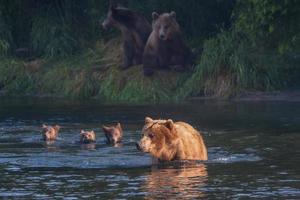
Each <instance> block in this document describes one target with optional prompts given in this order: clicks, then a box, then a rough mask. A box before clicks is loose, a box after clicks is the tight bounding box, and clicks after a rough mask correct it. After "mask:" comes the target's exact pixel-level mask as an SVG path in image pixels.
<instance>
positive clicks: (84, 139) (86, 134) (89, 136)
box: [80, 130, 96, 144]
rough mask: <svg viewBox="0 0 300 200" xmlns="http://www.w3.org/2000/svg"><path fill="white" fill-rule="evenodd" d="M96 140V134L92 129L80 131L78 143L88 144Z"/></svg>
mask: <svg viewBox="0 0 300 200" xmlns="http://www.w3.org/2000/svg"><path fill="white" fill-rule="evenodd" d="M93 142H96V134H95V132H94V131H84V130H81V132H80V143H84V144H88V143H93Z"/></svg>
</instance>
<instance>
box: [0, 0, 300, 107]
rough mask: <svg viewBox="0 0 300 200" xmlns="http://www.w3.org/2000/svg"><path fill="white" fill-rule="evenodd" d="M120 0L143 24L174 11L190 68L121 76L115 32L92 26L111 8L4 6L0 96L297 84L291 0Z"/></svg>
mask: <svg viewBox="0 0 300 200" xmlns="http://www.w3.org/2000/svg"><path fill="white" fill-rule="evenodd" d="M122 2H123V3H124V4H123V5H124V6H128V7H129V8H132V9H133V10H137V11H140V12H141V13H144V14H145V16H147V17H148V19H149V20H151V19H150V16H151V12H152V11H154V10H155V11H158V12H164V11H170V10H174V11H176V12H177V13H178V21H179V23H180V25H181V27H182V30H183V33H184V36H185V39H186V41H187V43H188V44H189V46H190V47H191V48H192V49H195V50H196V52H199V51H200V50H201V51H202V53H201V54H200V53H199V54H198V55H197V62H196V64H195V66H194V67H193V70H190V71H188V72H185V73H177V72H173V71H158V72H156V73H155V75H154V76H153V77H151V78H147V77H144V76H143V74H142V66H134V67H132V68H130V69H128V70H126V71H121V70H119V68H118V66H119V64H120V61H121V51H120V39H119V36H118V35H119V34H118V32H117V31H115V30H112V31H106V32H104V31H103V30H102V29H101V28H100V24H99V19H100V21H101V20H103V19H104V18H105V16H106V12H107V7H108V0H100V1H99V0H89V1H74V0H55V1H35V0H23V1H19V0H10V1H8V0H4V1H2V2H1V3H0V59H1V60H0V91H1V93H2V94H5V95H40V96H45V95H46V96H59V97H68V98H80V99H86V98H99V99H101V100H104V101H109V102H167V101H181V100H183V99H185V98H188V97H193V96H202V95H205V96H214V97H218V98H228V97H231V96H235V95H238V94H240V93H242V92H244V91H249V90H251V91H267V90H277V89H284V88H290V87H296V88H299V86H300V80H299V77H300V69H299V68H300V67H299V60H300V52H299V50H300V42H299V40H300V38H299V37H300V31H299V30H300V27H299V25H300V23H299V21H300V18H299V17H300V12H299V11H300V9H299V8H300V3H299V2H298V1H297V0H284V1H282V0H275V1H274V0H236V1H234V0H229V1H228V0H216V1H199V0H190V1H187V2H185V3H184V4H183V3H182V1H179V0H178V1H172V0H165V1H160V0H151V1H140V0H127V1H122ZM20 49H21V50H22V51H23V52H22V51H21V53H20V51H19V50H20Z"/></svg>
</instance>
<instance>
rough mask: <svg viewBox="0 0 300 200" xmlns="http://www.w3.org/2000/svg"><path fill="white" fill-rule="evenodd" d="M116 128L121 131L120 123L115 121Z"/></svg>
mask: <svg viewBox="0 0 300 200" xmlns="http://www.w3.org/2000/svg"><path fill="white" fill-rule="evenodd" d="M116 128H117V129H119V130H120V131H121V130H122V127H121V124H120V123H117V126H116Z"/></svg>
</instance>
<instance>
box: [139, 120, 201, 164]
mask: <svg viewBox="0 0 300 200" xmlns="http://www.w3.org/2000/svg"><path fill="white" fill-rule="evenodd" d="M142 134H143V137H142V139H141V140H140V142H139V143H137V148H138V150H140V151H142V152H145V153H150V154H151V155H152V156H153V157H154V158H157V159H158V160H159V161H172V160H207V150H206V147H205V144H204V141H203V138H202V136H201V134H200V133H199V132H198V131H197V130H195V129H194V128H193V127H192V126H191V125H189V124H187V123H184V122H175V123H174V122H173V121H172V120H170V119H168V120H153V119H151V118H149V117H146V119H145V126H144V127H143V130H142Z"/></svg>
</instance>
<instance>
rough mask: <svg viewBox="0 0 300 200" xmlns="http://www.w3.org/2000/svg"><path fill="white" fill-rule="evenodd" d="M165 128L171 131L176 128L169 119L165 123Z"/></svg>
mask: <svg viewBox="0 0 300 200" xmlns="http://www.w3.org/2000/svg"><path fill="white" fill-rule="evenodd" d="M165 126H166V127H167V128H168V129H169V130H172V129H173V128H174V122H173V120H171V119H168V120H167V121H166V123H165Z"/></svg>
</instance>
